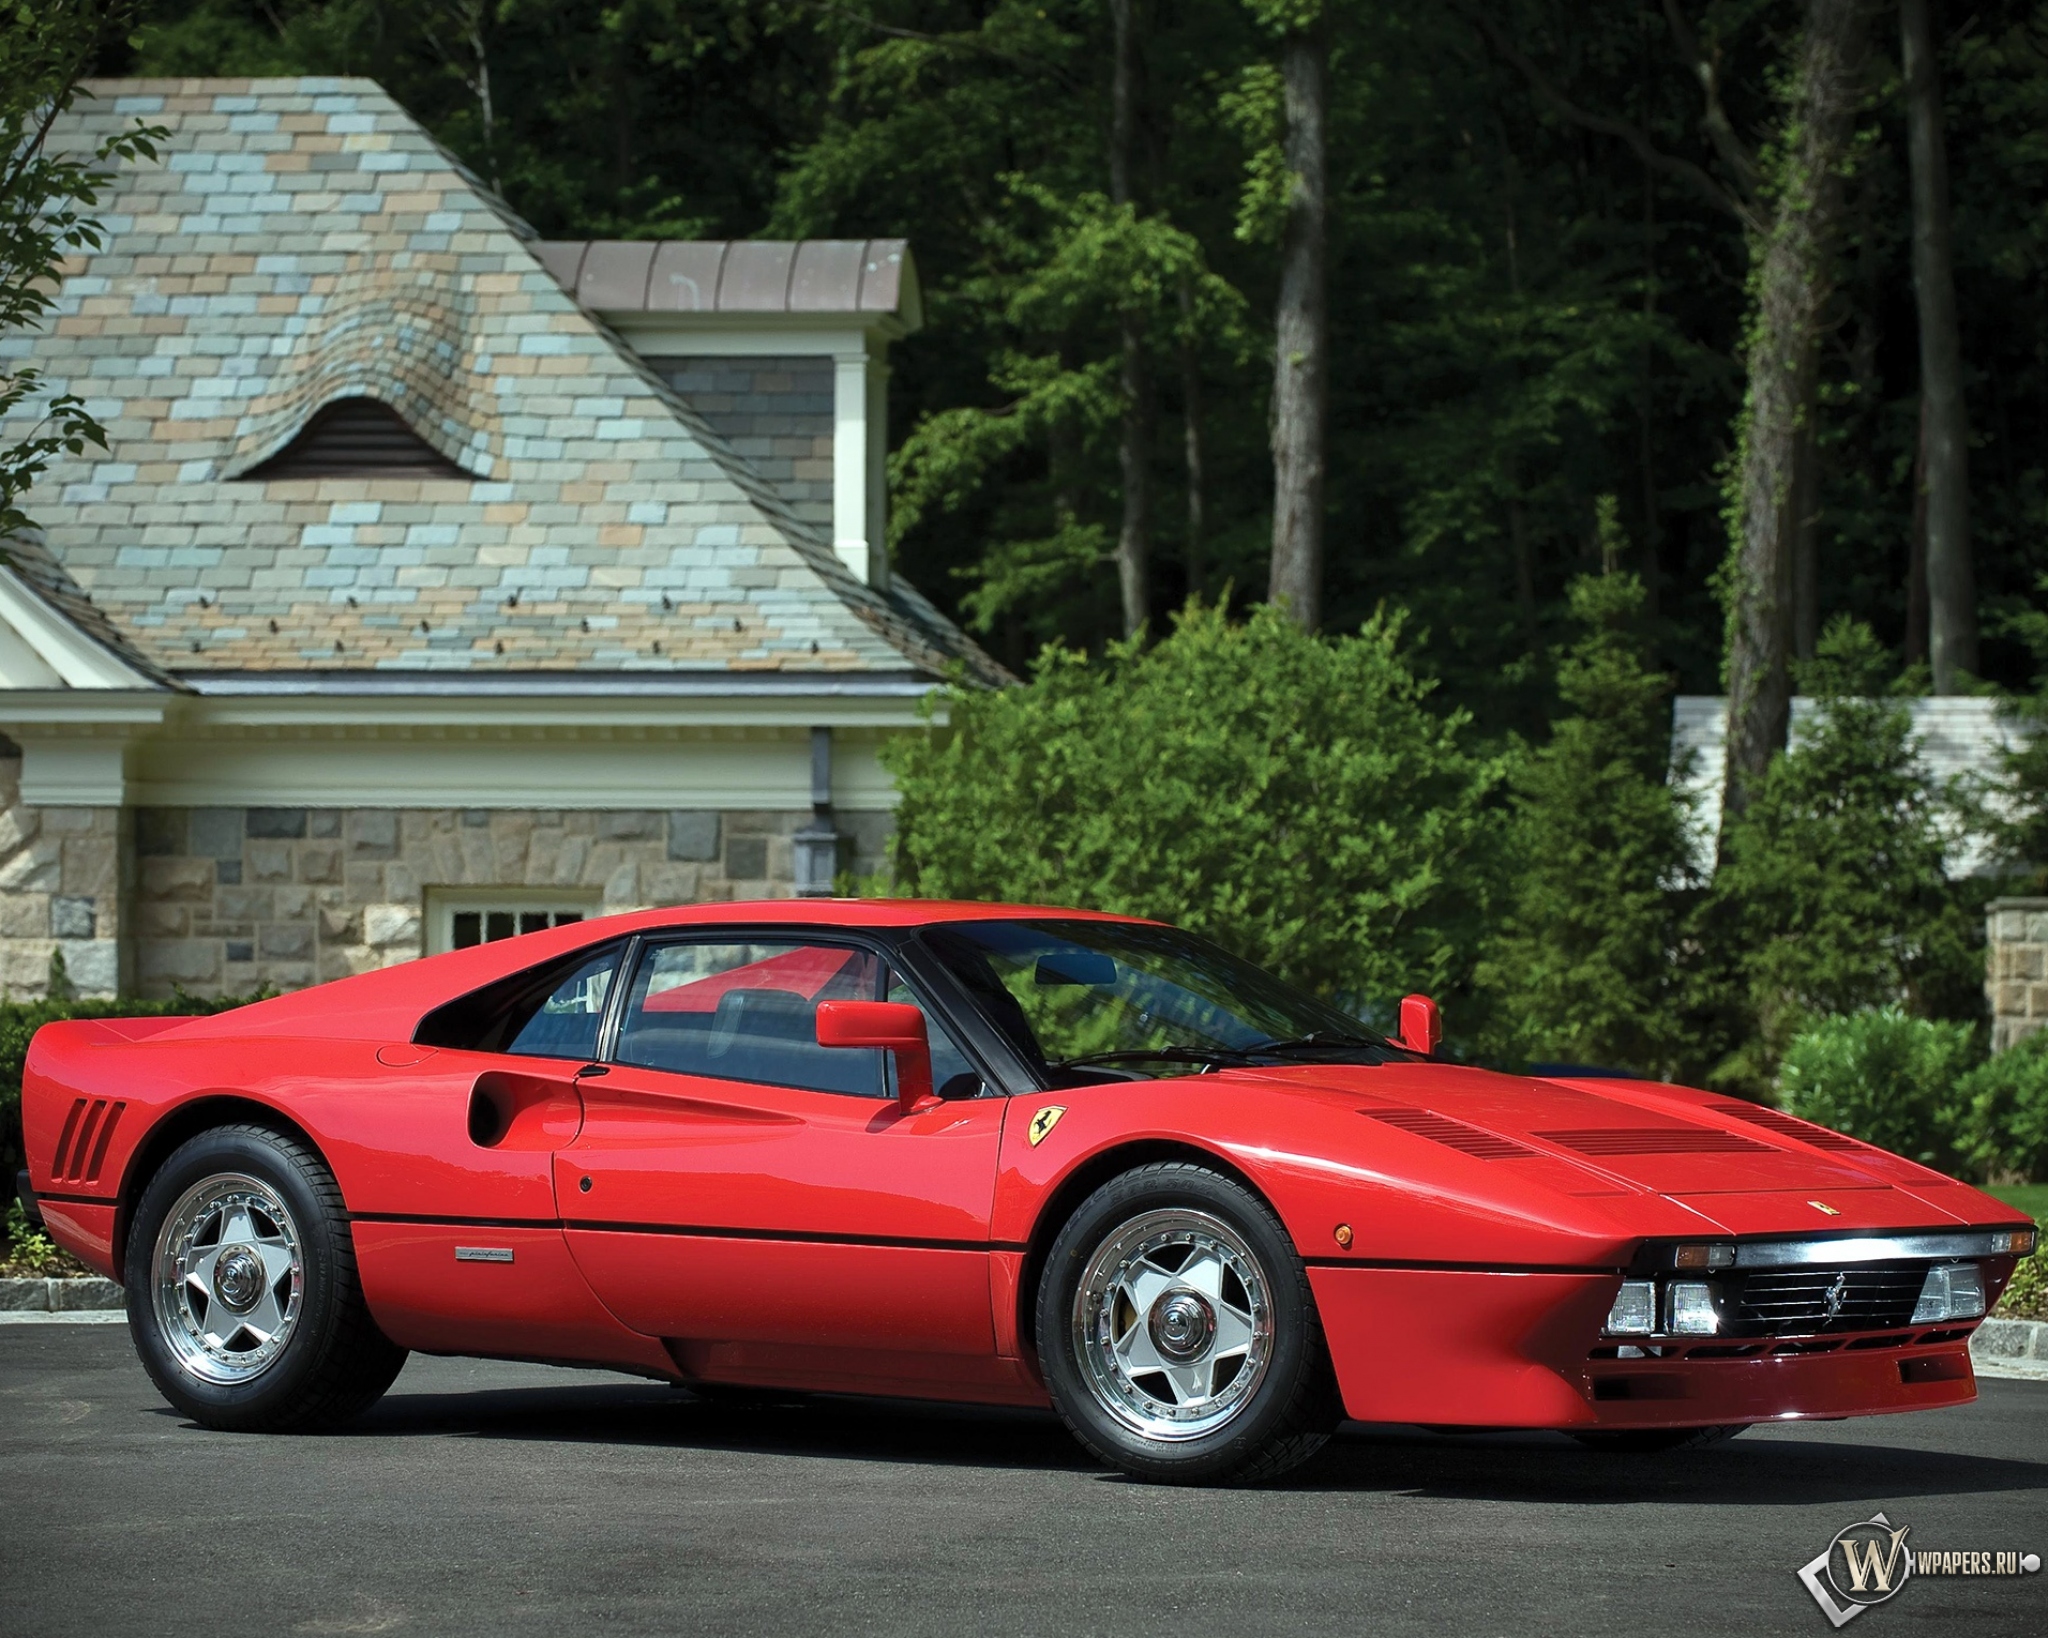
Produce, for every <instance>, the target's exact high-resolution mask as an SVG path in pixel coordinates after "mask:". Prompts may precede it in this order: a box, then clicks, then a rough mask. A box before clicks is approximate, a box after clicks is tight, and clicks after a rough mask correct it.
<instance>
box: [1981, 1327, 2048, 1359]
mask: <svg viewBox="0 0 2048 1638" xmlns="http://www.w3.org/2000/svg"><path fill="white" fill-rule="evenodd" d="M1970 1357H1971V1358H1972V1359H1974V1360H1981V1361H1984V1362H1985V1363H1988V1364H1998V1365H2021V1364H2025V1365H2038V1366H2040V1367H2042V1368H2043V1369H2048V1320H2022V1319H1988V1320H1986V1321H1985V1322H1984V1323H1983V1324H1982V1325H1980V1326H1978V1327H1977V1334H1976V1335H1975V1336H1973V1337H1971V1338H1970Z"/></svg>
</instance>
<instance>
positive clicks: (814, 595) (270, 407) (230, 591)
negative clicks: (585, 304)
mask: <svg viewBox="0 0 2048 1638" xmlns="http://www.w3.org/2000/svg"><path fill="white" fill-rule="evenodd" d="M91 89H92V90H93V92H94V93H95V95H94V97H93V98H92V99H91V100H86V101H82V102H81V103H80V105H79V107H78V108H77V109H76V110H74V111H73V113H72V114H71V115H69V116H68V117H67V118H66V119H65V120H64V121H63V122H62V124H61V125H60V127H59V129H58V130H57V131H56V132H55V133H54V134H53V142H54V144H55V145H56V146H58V147H60V148H63V149H67V150H70V151H77V150H79V149H83V148H87V147H89V146H90V145H91V144H92V143H93V142H95V141H96V140H97V139H98V138H100V137H101V136H103V135H105V134H106V133H108V132H110V131H111V130H113V129H115V128H117V127H125V126H127V125H129V124H130V123H132V122H133V120H135V119H136V118H137V117H141V118H143V119H146V120H148V121H149V122H151V123H154V124H159V125H162V126H165V127H167V128H168V129H169V131H170V138H169V140H168V141H167V142H165V143H163V144H162V145H161V152H162V162H161V163H159V164H142V165H137V166H130V167H124V168H123V170H122V171H121V173H120V176H119V179H118V180H117V182H116V183H115V185H114V187H113V188H112V189H111V190H110V191H109V192H108V194H107V195H105V196H104V197H103V200H102V206H101V211H100V214H101V218H102V220H103V221H104V222H105V224H106V227H107V229H108V242H107V245H106V247H105V248H104V249H103V250H102V251H101V252H100V253H98V254H96V255H92V256H89V257H82V258H78V259H76V260H75V261H74V262H73V263H72V264H70V265H69V268H68V271H67V277H66V280H65V284H64V289H63V292H62V297H61V305H60V308H59V312H58V314H57V316H56V317H55V319H54V320H53V321H52V323H51V324H50V326H49V328H48V329H47V330H46V331H45V332H43V333H40V334H32V335H21V334H15V335H9V336H5V337H0V357H8V358H17V357H20V356H22V355H23V354H24V353H26V352H29V351H31V350H32V351H33V353H34V354H35V356H36V359H37V361H38V363H40V364H41V365H42V367H43V369H44V371H45V373H46V377H47V381H48V385H49V388H50V390H52V391H64V390H68V391H71V392H75V393H77V394H79V395H80V396H81V397H83V398H84V399H85V400H86V401H87V402H88V403H89V404H90V405H91V407H92V409H93V411H94V413H95V414H96V415H97V416H98V417H99V418H100V420H101V422H102V423H103V424H104V425H105V426H106V428H107V431H108V434H109V440H108V444H109V447H108V450H107V451H106V453H105V454H104V455H100V454H99V453H98V452H93V455H94V458H92V459H87V460H74V461H66V462H63V463H61V464H58V465H55V466H53V467H52V468H51V469H50V471H49V472H48V473H47V474H45V476H44V479H43V480H42V481H41V482H40V483H39V484H38V485H37V487H36V488H35V489H34V490H32V491H31V492H30V494H29V496H28V498H27V500H26V502H25V505H24V509H25V510H26V511H27V512H28V513H29V515H30V516H31V517H34V518H35V519H36V520H37V522H38V524H40V525H41V526H42V530H43V534H44V538H45V540H46V542H47V551H46V555H47V557H48V559H49V562H50V564H51V565H52V566H53V567H55V568H56V569H57V570H58V571H59V572H60V573H61V575H62V577H63V580H64V583H65V585H66V586H68V588H69V590H68V591H66V592H65V593H64V598H65V599H71V601H63V600H58V599H56V598H55V597H54V595H53V594H52V593H50V592H45V593H44V595H45V596H46V598H50V599H51V600H52V606H53V607H58V608H59V609H60V610H61V611H63V612H66V613H67V615H69V616H70V617H72V618H74V619H79V620H81V621H82V620H83V619H84V618H86V617H85V616H84V615H83V614H81V613H80V611H79V609H78V607H77V604H76V602H75V598H76V597H84V598H89V599H90V608H91V609H92V610H96V611H97V613H98V616H99V618H100V619H101V620H102V621H103V622H104V624H105V626H106V627H107V628H109V629H110V630H111V631H112V633H113V634H114V636H115V637H116V638H117V639H118V641H119V644H120V646H121V647H122V648H123V649H124V650H129V651H132V652H134V653H135V654H137V655H139V656H141V657H142V658H143V659H144V660H145V661H146V662H147V664H148V665H149V666H150V667H152V668H155V669H157V670H160V671H161V672H162V673H164V674H166V675H168V676H171V677H194V676H203V675H207V674H219V673H261V672H273V673H290V672H299V673H316V672H318V673H331V672H337V671H346V672H356V671H363V670H373V671H379V672H400V673H403V672H475V673H531V672H559V671H565V670H573V671H578V672H601V673H619V672H662V671H694V672H698V673H701V672H703V671H706V670H714V669H717V670H737V671H756V672H759V671H774V672H785V673H802V672H818V673H826V674H832V675H839V676H844V675H845V674H847V673H858V672H887V673H891V674H895V675H901V674H902V673H904V672H905V671H906V670H908V671H913V672H917V673H922V674H926V675H936V674H939V673H941V672H943V671H945V670H947V669H949V668H950V667H952V666H954V665H956V664H958V665H964V666H965V667H966V669H967V671H968V673H969V675H971V676H973V677H976V678H978V679H980V680H983V681H988V682H997V681H1001V680H1003V679H1004V677H1005V675H1006V674H1005V673H1004V672H1003V671H1002V669H1001V667H999V666H998V665H996V664H995V662H994V661H993V660H991V659H989V658H988V656H987V655H985V654H984V653H983V652H982V651H981V650H980V649H979V648H978V647H977V646H976V645H975V644H974V643H973V642H971V641H970V640H969V639H968V638H967V637H965V636H964V635H963V634H962V633H961V632H960V631H959V630H958V629H957V628H956V627H954V626H953V625H951V624H950V623H949V622H948V621H946V620H945V619H944V618H943V617H942V616H940V615H939V614H938V612H937V611H936V610H935V609H933V608H932V606H931V605H930V604H929V603H928V602H926V601H925V600H924V599H923V598H922V597H920V596H919V595H918V594H917V593H916V592H915V591H914V590H913V589H911V588H910V587H908V586H907V585H905V584H904V583H902V582H901V581H900V580H898V581H897V582H896V583H895V584H894V585H893V586H892V587H891V588H890V589H889V590H888V591H887V592H886V593H885V592H878V591H876V590H873V589H871V588H869V587H868V586H866V585H864V584H863V583H861V582H860V581H858V580H856V579H855V578H854V577H853V576H852V575H851V574H849V573H848V572H847V571H846V569H845V568H844V567H843V566H842V565H841V564H840V562H839V560H838V558H837V557H836V556H834V554H833V552H832V550H831V547H830V545H829V543H828V542H826V541H825V540H823V539H821V538H820V537H819V535H818V533H817V532H816V530H815V529H814V528H812V527H811V526H809V525H807V524H805V523H803V522H801V521H800V520H799V519H797V518H796V517H795V516H794V515H793V514H792V513H791V512H790V510H789V508H788V506H787V505H786V504H785V503H784V502H783V500H782V498H781V497H780V496H779V495H778V494H776V493H775V491H774V490H772V489H771V488H770V487H769V486H768V485H767V484H766V483H765V482H764V481H763V480H762V479H761V478H760V477H759V476H758V475H757V474H756V473H755V472H754V471H753V470H752V469H751V468H750V467H749V466H748V465H747V463H746V462H745V461H744V460H743V459H741V458H740V457H739V456H738V455H736V454H735V453H734V452H733V451H732V450H731V449H730V448H729V447H728V446H727V445H726V444H724V443H723V442H722V441H721V440H720V439H719V438H718V436H717V435H716V434H715V433H713V432H712V431H711V429H710V428H709V427H708V426H707V425H706V424H705V423H704V421H703V420H702V419H701V418H700V417H699V416H697V415H696V414H695V413H693V412H692V410H691V409H690V407H689V405H688V404H687V403H685V402H683V401H682V400H681V399H680V398H678V397H677V396H676V394H675V393H674V392H673V391H672V390H670V389H669V388H668V387H667V386H666V385H665V384H664V383H663V382H662V381H660V380H659V379H658V378H657V377H656V376H655V375H654V374H653V372H652V371H650V370H649V369H648V368H647V367H646V366H645V365H644V364H643V363H641V362H640V360H638V359H637V358H636V357H635V356H634V355H633V354H632V352H631V351H630V349H628V348H627V347H626V346H625V345H624V344H623V343H621V342H620V341H619V340H618V339H617V338H616V337H615V336H613V335H612V334H611V333H610V332H609V331H607V330H606V329H605V328H604V326H603V325H602V324H601V323H599V322H598V321H597V320H596V319H594V318H593V317H591V316H590V315H589V314H587V313H585V312H584V311H582V310H581V309H579V308H578V306H577V304H576V302H575V301H574V300H573V299H572V298H571V296H570V295H569V294H567V293H565V292H564V291H563V289H562V288H561V287H560V286H559V285H558V284H557V282H556V280H555V278H554V277H553V276H552V275H551V273H550V272H549V270H548V268H547V267H546V266H545V265H543V263H542V261H541V260H540V259H538V257H537V255H536V246H537V241H536V239H535V237H534V235H533V234H532V232H531V230H530V229H528V228H526V227H525V225H524V224H522V223H520V222H519V221H518V220H517V219H516V218H514V217H513V216H511V214H510V213H509V212H508V211H507V210H506V208H505V206H504V205H503V204H502V202H500V201H498V200H496V199H495V198H494V197H493V196H491V195H490V194H489V192H488V191H487V190H486V189H484V188H483V187H482V186H481V185H479V184H478V183H477V182H476V180H475V178H474V177H472V176H470V175H469V174H468V173H466V172H465V171H464V170H463V169H462V168H461V166H460V165H459V164H458V163H457V162H456V161H455V160H453V159H452V158H451V157H450V156H449V155H447V154H446V153H445V152H443V151H442V150H441V149H440V148H439V147H438V146H437V145H436V144H435V143H434V142H433V141H432V140H431V138H429V137H428V135H427V134H426V132H425V131H423V130H422V129H421V128H420V127H419V126H418V125H417V124H415V123H414V121H413V120H412V119H411V118H410V117H409V116H408V115H407V114H406V113H405V112H404V111H403V110H402V109H400V108H399V107H398V106H397V104H395V103H394V102H393V101H392V100H391V99H390V98H389V97H388V96H386V95H385V94H384V93H383V92H382V91H381V90H380V89H378V88H377V87H376V86H375V85H373V84H371V83H370V82H368V81H365V80H344V79H333V80H311V79H301V80H254V81H226V80H197V81H190V80H188V81H109V82H101V83H97V84H95V85H94V86H92V88H91ZM878 288H879V286H878ZM356 394H368V395H371V396H375V397H378V398H381V399H383V400H384V401H385V402H386V403H388V404H390V405H392V406H393V407H394V408H395V409H397V410H398V411H399V412H400V413H401V414H402V415H403V416H404V417H405V419H406V420H407V421H408V422H409V423H410V424H411V425H412V427H413V428H414V430H416V431H417V432H419V433H420V435H421V436H422V437H423V438H424V439H425V440H426V441H427V442H429V443H430V444H432V445H433V447H435V448H436V449H438V450H440V451H441V452H442V453H443V454H444V455H446V456H447V457H448V458H449V459H450V460H451V461H453V462H455V463H456V464H457V465H458V466H459V467H461V468H462V469H463V470H464V471H465V472H466V473H468V474H470V475H471V476H470V478H469V479H468V480H467V481H460V480H454V479H446V478H433V477H425V478H420V477H408V478H368V479H366V478H357V477H347V478H342V477H334V478H318V479H302V480H294V481H271V482H265V481H261V480H246V479H244V478H243V477H242V474H245V473H247V472H249V471H250V470H251V469H252V468H255V467H256V466H258V465H259V464H260V463H261V462H262V461H264V460H265V459H266V458H267V457H269V456H270V455H271V454H273V453H275V452H276V451H277V450H278V449H279V448H281V447H283V446H284V445H285V444H286V443H287V442H288V441H289V440H290V439H291V438H292V437H293V436H294V435H295V434H296V433H297V431H298V430H299V429H300V428H301V427H302V426H303V425H304V424H305V422H306V421H307V419H308V418H310V417H311V415H312V414H313V413H314V412H315V411H317V410H318V409H319V408H320V407H321V406H322V405H323V404H325V403H328V402H330V401H332V400H333V399H335V398H337V397H345V396H351V395H356ZM25 574H26V570H25ZM26 577H27V578H28V579H29V580H30V582H31V583H32V584H35V585H37V586H39V587H41V586H44V585H55V584H56V582H55V580H53V579H52V576H51V575H50V574H49V573H42V574H40V575H36V574H27V575H26ZM100 640H102V641H105V640H107V639H106V638H105V637H102V638H101V639H100Z"/></svg>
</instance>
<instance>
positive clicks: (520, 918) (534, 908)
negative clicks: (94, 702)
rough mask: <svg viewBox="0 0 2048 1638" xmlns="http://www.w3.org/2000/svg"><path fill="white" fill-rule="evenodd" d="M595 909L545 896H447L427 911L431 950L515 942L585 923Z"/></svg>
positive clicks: (595, 912)
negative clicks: (517, 939)
mask: <svg viewBox="0 0 2048 1638" xmlns="http://www.w3.org/2000/svg"><path fill="white" fill-rule="evenodd" d="M596 914H597V906H596V905H595V904H592V903H591V902H589V901H588V900H583V899H579V900H575V901H568V900H564V899H560V898H550V897H546V896H525V895H515V894H504V895H499V894H492V895H489V896H487V897H485V896H479V897H471V896H468V895H464V896H462V897H459V898H458V897H455V896H452V895H451V896H450V897H448V898H446V899H442V900H440V901H438V902H437V903H435V904H434V905H433V906H432V907H431V910H430V918H429V919H430V931H431V933H432V934H433V939H432V943H433V948H434V950H435V951H436V952H439V951H442V950H467V949H469V948H471V947H472V946H473V945H478V944H495V943H497V942H498V940H500V939H505V938H517V937H518V936H519V935H520V934H521V933H538V932H542V931H545V930H546V929H547V928H550V927H567V926H570V925H571V924H572V923H575V922H579V921H588V920H589V919H590V918H591V917H592V916H594V915H596Z"/></svg>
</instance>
